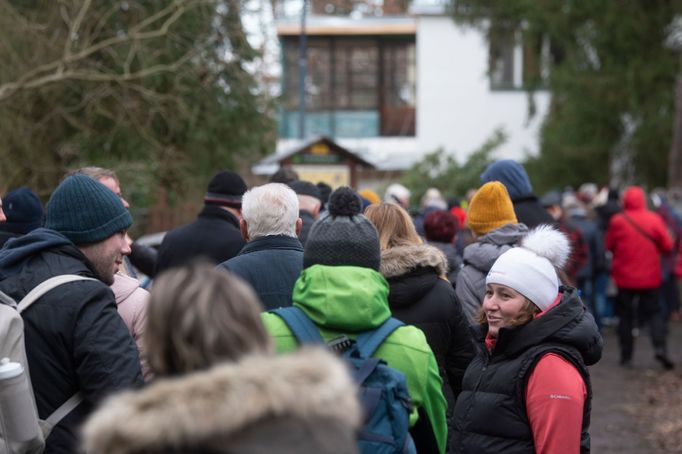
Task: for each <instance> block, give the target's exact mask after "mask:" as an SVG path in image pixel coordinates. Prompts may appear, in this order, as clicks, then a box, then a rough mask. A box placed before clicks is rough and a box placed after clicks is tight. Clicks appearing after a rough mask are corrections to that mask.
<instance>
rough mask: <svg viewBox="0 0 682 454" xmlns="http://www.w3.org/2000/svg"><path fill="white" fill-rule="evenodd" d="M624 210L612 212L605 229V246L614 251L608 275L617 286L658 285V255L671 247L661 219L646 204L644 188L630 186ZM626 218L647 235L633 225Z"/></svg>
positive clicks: (671, 242)
mask: <svg viewBox="0 0 682 454" xmlns="http://www.w3.org/2000/svg"><path fill="white" fill-rule="evenodd" d="M623 210H624V211H623V212H621V213H618V214H615V215H614V216H613V217H612V218H611V220H610V221H609V227H608V230H607V231H606V248H607V249H608V250H610V251H611V252H613V264H612V268H611V275H612V276H613V279H614V280H615V281H616V285H617V286H618V287H619V288H626V289H650V288H656V287H659V286H660V285H661V282H662V278H661V254H667V253H668V252H670V251H672V249H673V241H672V239H671V238H670V235H669V234H668V230H667V229H666V227H665V224H664V223H663V220H662V219H661V217H660V216H659V215H657V214H656V213H654V212H652V211H649V210H648V209H647V207H646V199H645V197H644V191H643V190H642V188H640V187H638V186H631V187H630V188H628V189H627V190H626V191H625V194H624V196H623ZM626 216H627V217H629V218H630V220H632V222H634V223H635V224H636V225H637V226H639V228H640V229H641V230H643V231H644V232H646V233H647V234H648V236H649V237H650V239H649V238H647V237H646V236H644V235H643V234H642V233H641V232H640V231H639V230H638V229H637V228H635V227H634V226H633V225H632V224H631V223H630V222H628V220H627V218H626Z"/></svg>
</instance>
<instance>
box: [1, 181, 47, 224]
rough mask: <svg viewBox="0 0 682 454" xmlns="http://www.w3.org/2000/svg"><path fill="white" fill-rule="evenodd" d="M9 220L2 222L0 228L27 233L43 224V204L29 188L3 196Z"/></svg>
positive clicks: (16, 190) (4, 208)
mask: <svg viewBox="0 0 682 454" xmlns="http://www.w3.org/2000/svg"><path fill="white" fill-rule="evenodd" d="M2 200H3V210H4V212H5V216H6V217H7V221H5V222H0V230H2V231H3V232H10V233H16V234H20V235H23V234H26V233H28V232H30V231H31V230H34V229H37V228H38V227H40V226H41V225H43V205H42V204H41V203H40V199H38V196H37V195H36V194H35V193H34V192H33V191H31V190H30V189H29V188H19V189H15V190H14V191H10V192H8V193H7V194H5V195H4V196H3V198H2Z"/></svg>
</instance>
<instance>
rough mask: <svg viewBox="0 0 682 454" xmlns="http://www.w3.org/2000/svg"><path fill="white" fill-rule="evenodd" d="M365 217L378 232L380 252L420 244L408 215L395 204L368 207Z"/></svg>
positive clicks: (420, 241)
mask: <svg viewBox="0 0 682 454" xmlns="http://www.w3.org/2000/svg"><path fill="white" fill-rule="evenodd" d="M365 216H366V217H367V218H368V219H369V220H370V221H372V223H373V224H374V225H375V226H376V228H377V231H378V232H379V246H380V247H381V250H382V251H385V250H386V249H391V248H393V247H396V246H409V245H415V244H422V239H421V238H420V237H419V234H417V230H416V229H415V228H414V222H412V218H411V217H410V214H409V213H408V212H407V211H405V209H404V208H403V207H401V206H400V205H398V204H397V203H391V202H382V203H379V204H373V205H370V206H368V207H367V210H365Z"/></svg>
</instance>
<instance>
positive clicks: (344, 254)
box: [303, 187, 381, 271]
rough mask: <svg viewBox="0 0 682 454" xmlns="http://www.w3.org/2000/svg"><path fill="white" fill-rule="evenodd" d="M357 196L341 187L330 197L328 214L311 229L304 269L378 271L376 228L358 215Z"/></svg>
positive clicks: (359, 207) (304, 257)
mask: <svg viewBox="0 0 682 454" xmlns="http://www.w3.org/2000/svg"><path fill="white" fill-rule="evenodd" d="M361 210H362V202H361V200H360V196H358V194H357V193H355V191H353V190H352V189H351V188H348V187H340V188H339V189H337V190H336V191H334V192H333V193H332V194H331V196H330V197H329V208H328V211H327V212H326V213H325V214H323V215H322V216H321V217H320V219H318V220H317V221H316V222H315V223H314V224H313V226H312V227H311V228H310V233H309V234H308V239H307V240H306V243H305V249H304V252H303V267H304V268H308V267H309V266H312V265H318V264H319V265H330V266H359V267H363V268H371V269H373V270H377V271H378V270H379V265H380V263H381V251H380V248H379V234H378V233H377V229H376V227H374V224H372V223H371V222H370V220H369V219H367V218H366V217H365V216H364V215H362V214H361Z"/></svg>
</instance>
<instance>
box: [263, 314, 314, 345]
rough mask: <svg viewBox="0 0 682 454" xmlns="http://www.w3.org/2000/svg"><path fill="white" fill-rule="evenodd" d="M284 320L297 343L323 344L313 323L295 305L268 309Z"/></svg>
mask: <svg viewBox="0 0 682 454" xmlns="http://www.w3.org/2000/svg"><path fill="white" fill-rule="evenodd" d="M269 312H271V313H273V314H275V315H277V316H279V317H281V318H282V320H284V323H286V324H287V326H288V327H289V329H290V330H291V332H292V333H293V335H294V336H295V337H296V340H298V343H299V344H324V343H325V341H324V338H323V337H322V335H321V334H320V330H319V329H317V326H316V325H315V323H313V321H312V320H310V317H308V316H307V315H306V313H305V312H303V310H301V309H300V308H298V307H296V306H290V307H280V308H278V309H273V310H271V311H269Z"/></svg>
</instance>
